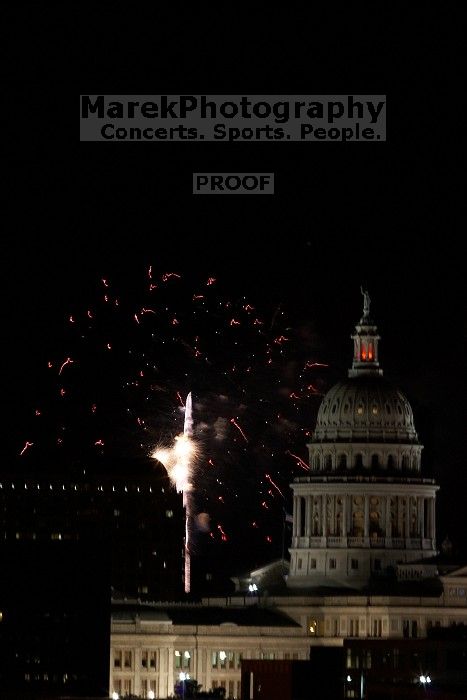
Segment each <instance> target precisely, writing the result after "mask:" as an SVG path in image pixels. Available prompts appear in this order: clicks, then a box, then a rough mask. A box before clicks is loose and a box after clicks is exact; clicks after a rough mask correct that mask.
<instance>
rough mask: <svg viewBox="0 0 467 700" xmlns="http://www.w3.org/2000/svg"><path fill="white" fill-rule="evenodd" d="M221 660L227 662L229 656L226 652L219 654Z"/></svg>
mask: <svg viewBox="0 0 467 700" xmlns="http://www.w3.org/2000/svg"><path fill="white" fill-rule="evenodd" d="M219 658H220V660H221V661H225V660H226V658H227V654H226V653H225V651H220V652H219Z"/></svg>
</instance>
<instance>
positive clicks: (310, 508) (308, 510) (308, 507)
mask: <svg viewBox="0 0 467 700" xmlns="http://www.w3.org/2000/svg"><path fill="white" fill-rule="evenodd" d="M312 511H313V502H312V500H311V496H306V508H305V537H310V536H311V520H312Z"/></svg>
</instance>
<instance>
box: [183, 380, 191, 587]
mask: <svg viewBox="0 0 467 700" xmlns="http://www.w3.org/2000/svg"><path fill="white" fill-rule="evenodd" d="M183 434H184V435H185V437H187V438H188V439H191V438H192V437H193V408H192V402H191V391H190V393H189V394H188V396H187V397H186V404H185V421H184V423H183ZM183 505H184V506H185V593H189V592H190V588H191V553H190V525H191V517H192V513H191V510H192V509H191V505H192V503H191V496H190V494H189V492H188V490H185V491H184V492H183Z"/></svg>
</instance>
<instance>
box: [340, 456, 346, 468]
mask: <svg viewBox="0 0 467 700" xmlns="http://www.w3.org/2000/svg"><path fill="white" fill-rule="evenodd" d="M346 468H347V455H345V454H341V455H339V469H346Z"/></svg>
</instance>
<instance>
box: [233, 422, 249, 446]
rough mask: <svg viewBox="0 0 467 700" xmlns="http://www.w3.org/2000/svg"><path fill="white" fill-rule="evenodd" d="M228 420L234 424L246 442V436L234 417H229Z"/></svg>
mask: <svg viewBox="0 0 467 700" xmlns="http://www.w3.org/2000/svg"><path fill="white" fill-rule="evenodd" d="M230 422H231V423H232V425H234V426H235V427H236V428H237V430H238V431H239V432H240V435H241V436H242V438H243V439H244V440H245V442H248V438H247V436H246V435H245V433H244V432H243V430H242V429H241V427H240V426H239V424H238V423H237V421H236V420H235V418H231V419H230Z"/></svg>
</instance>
